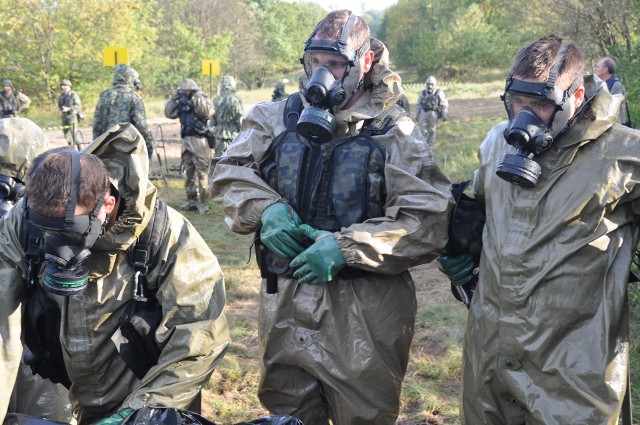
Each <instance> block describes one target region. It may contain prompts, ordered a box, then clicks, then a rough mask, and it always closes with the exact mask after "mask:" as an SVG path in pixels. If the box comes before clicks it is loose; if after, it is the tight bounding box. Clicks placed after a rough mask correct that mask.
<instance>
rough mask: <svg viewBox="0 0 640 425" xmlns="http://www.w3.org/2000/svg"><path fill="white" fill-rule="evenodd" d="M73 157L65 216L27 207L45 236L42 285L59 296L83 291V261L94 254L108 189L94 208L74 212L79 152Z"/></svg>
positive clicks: (101, 225)
mask: <svg viewBox="0 0 640 425" xmlns="http://www.w3.org/2000/svg"><path fill="white" fill-rule="evenodd" d="M69 155H70V156H71V192H70V195H71V197H70V199H69V203H68V204H67V208H66V212H65V216H64V217H47V216H43V215H40V214H38V213H36V212H35V211H33V210H32V209H31V208H29V207H27V218H28V220H29V221H30V222H31V224H32V225H35V226H37V227H38V228H39V229H40V230H41V231H42V233H43V235H44V260H45V268H44V276H43V278H42V285H43V287H44V288H45V289H47V290H49V291H50V292H53V293H54V294H58V295H67V296H69V295H77V294H81V293H82V292H84V290H85V289H86V287H87V283H88V276H89V269H88V268H87V267H86V266H85V265H84V264H83V262H84V261H85V260H86V259H87V258H88V257H89V255H91V251H90V249H91V247H92V246H93V244H94V243H95V242H96V240H97V239H98V238H99V237H100V235H101V234H102V232H103V224H102V222H100V220H99V219H98V214H99V212H100V209H101V208H102V204H103V202H104V196H105V195H106V191H107V182H105V190H104V192H103V194H102V195H101V196H100V197H99V198H98V202H97V203H96V205H95V207H94V208H93V211H91V213H90V214H86V215H75V210H76V206H77V203H78V190H79V185H80V155H81V154H80V152H77V151H69Z"/></svg>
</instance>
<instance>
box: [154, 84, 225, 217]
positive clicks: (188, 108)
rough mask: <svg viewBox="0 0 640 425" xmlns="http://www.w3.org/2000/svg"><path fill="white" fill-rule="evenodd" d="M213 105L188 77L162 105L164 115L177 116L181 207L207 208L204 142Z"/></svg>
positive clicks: (207, 148) (202, 211)
mask: <svg viewBox="0 0 640 425" xmlns="http://www.w3.org/2000/svg"><path fill="white" fill-rule="evenodd" d="M214 111H215V109H214V107H213V104H212V103H211V101H210V100H209V98H208V97H207V96H205V95H204V94H202V92H201V91H200V87H198V84H196V82H195V81H193V80H192V79H190V78H185V79H184V80H182V82H181V83H180V84H179V85H178V90H177V92H176V93H175V94H174V95H173V96H172V97H171V99H169V101H168V102H167V103H165V105H164V114H165V116H166V117H167V118H171V119H176V118H179V119H180V137H182V153H181V158H182V167H183V169H184V173H185V177H186V180H185V182H184V188H185V190H186V192H187V201H186V202H185V203H184V204H182V206H181V207H180V209H181V210H184V211H189V210H193V211H197V212H198V214H206V213H207V212H209V197H210V195H209V184H208V174H207V171H208V167H209V157H210V156H211V148H213V146H211V145H210V144H209V143H208V142H207V138H206V132H207V130H208V128H207V120H208V119H209V118H211V116H212V115H213V113H214Z"/></svg>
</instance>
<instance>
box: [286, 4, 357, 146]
mask: <svg viewBox="0 0 640 425" xmlns="http://www.w3.org/2000/svg"><path fill="white" fill-rule="evenodd" d="M356 17H357V16H356V15H355V14H351V16H349V20H348V21H347V23H346V25H345V27H344V28H343V29H342V33H341V36H340V40H319V39H314V38H313V37H314V35H315V34H316V31H317V29H318V27H316V29H314V30H313V32H312V33H311V36H309V39H307V42H306V43H305V46H304V55H303V57H302V58H300V63H301V64H302V65H303V66H304V72H305V74H306V76H307V78H308V81H307V83H306V84H305V85H304V86H303V87H302V94H303V96H304V98H305V99H306V100H307V102H309V105H310V106H309V107H307V108H305V109H304V110H303V111H302V113H301V114H300V118H299V119H298V123H297V125H296V131H297V132H298V133H299V134H300V135H301V136H303V137H305V138H306V139H309V140H311V141H315V142H318V143H324V142H328V141H330V140H331V139H332V138H333V133H334V131H335V129H336V126H337V123H336V119H335V117H334V116H333V114H334V113H335V112H336V111H339V110H340V109H341V108H342V107H343V106H344V105H345V104H346V103H347V102H348V101H349V99H350V98H351V96H352V95H353V94H354V93H355V92H357V91H358V89H360V86H361V85H362V82H363V81H362V79H361V78H360V57H361V56H362V54H363V53H364V52H366V51H367V50H368V49H369V42H366V43H364V45H363V46H362V47H360V49H358V50H356V49H354V48H353V46H352V45H351V43H350V42H349V34H350V33H351V28H352V27H353V24H354V23H355V21H356ZM321 24H322V22H321V23H320V24H318V26H319V25H321ZM340 73H342V75H343V77H342V78H341V79H339V80H336V78H335V77H334V74H340Z"/></svg>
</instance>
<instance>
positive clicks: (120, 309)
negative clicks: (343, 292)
mask: <svg viewBox="0 0 640 425" xmlns="http://www.w3.org/2000/svg"><path fill="white" fill-rule="evenodd" d="M147 173H148V158H147V152H146V149H145V145H144V139H143V138H142V136H141V135H140V133H139V132H138V131H137V130H136V129H135V127H134V126H133V125H132V124H130V123H126V124H121V125H117V126H114V127H112V128H111V129H110V130H108V131H107V132H106V133H104V134H103V135H102V136H100V137H99V138H98V139H96V140H95V141H94V142H93V143H92V144H91V145H89V146H88V147H86V148H85V149H84V150H83V151H82V152H78V151H75V150H73V149H70V148H66V147H65V148H59V149H54V150H50V151H48V152H45V153H43V154H41V155H39V156H37V157H36V158H35V159H34V160H33V162H32V164H31V166H30V168H29V171H28V172H27V184H26V188H25V197H24V198H22V199H21V200H20V201H19V202H18V203H16V205H15V207H14V208H12V209H11V210H10V211H9V212H8V213H7V214H6V215H5V216H4V218H3V219H2V220H0V237H1V238H2V241H3V249H2V250H1V251H0V276H1V277H2V280H1V281H2V282H4V283H5V284H3V285H2V286H1V287H0V292H1V293H0V322H1V323H2V326H1V327H0V333H1V336H2V339H1V340H2V348H3V349H2V350H1V351H0V379H2V382H4V383H5V384H6V385H9V386H13V383H14V380H15V375H16V371H17V368H18V366H19V363H20V359H21V357H23V358H24V361H25V363H27V364H29V365H30V366H31V367H32V369H33V370H34V371H37V372H38V373H39V374H40V375H42V376H45V377H47V378H48V379H50V380H52V381H57V382H63V383H65V385H66V386H67V387H69V388H70V391H69V396H70V398H71V402H72V405H73V412H74V416H75V417H76V419H77V421H78V424H80V425H84V424H93V423H96V422H97V423H99V424H102V425H107V424H108V425H115V424H118V423H120V422H121V421H122V420H123V419H124V417H126V416H127V415H128V414H129V413H130V412H132V410H133V409H138V408H141V407H143V406H153V405H157V406H166V407H175V408H179V409H185V408H187V406H188V405H189V404H190V403H191V401H192V400H193V399H194V398H195V397H196V396H197V394H198V392H199V391H200V389H201V388H202V386H203V385H204V384H205V383H206V382H207V381H208V379H209V377H210V375H211V373H212V372H213V369H214V367H215V366H216V365H217V364H218V363H219V362H220V360H221V359H222V357H223V355H224V353H225V351H226V348H227V345H228V341H229V333H228V326H227V322H226V318H225V315H224V307H225V289H224V279H223V275H222V272H221V270H220V267H219V265H218V262H217V260H216V257H215V256H214V255H213V253H212V252H211V251H210V249H209V248H208V246H207V244H206V243H205V242H204V240H203V239H202V238H201V237H200V235H199V234H198V233H197V232H196V230H195V229H194V228H193V227H192V226H191V224H190V223H189V222H188V221H187V220H186V219H185V218H184V217H183V216H181V215H180V214H179V213H177V212H176V211H174V210H173V209H171V208H170V207H167V206H166V204H164V203H163V202H161V201H159V200H157V190H156V188H155V187H154V186H153V184H152V183H151V182H150V181H149V180H148V178H147ZM149 226H150V227H149ZM24 229H27V231H26V232H25V231H24ZM149 230H150V232H149ZM148 235H150V237H148ZM27 236H28V238H27V239H34V240H35V241H30V242H28V243H27V249H28V251H27V252H26V255H25V248H24V247H23V243H22V241H21V239H25V238H26V237H27ZM36 236H37V238H36ZM37 241H43V243H42V245H33V244H34V243H36V242H37ZM143 242H144V248H145V249H144V250H143V249H142V248H143V246H142V245H141V244H142V243H143ZM33 247H35V248H40V249H35V250H32V248H33ZM34 251H35V252H34ZM34 254H35V255H34ZM147 259H148V260H147ZM34 267H36V270H33V268H34ZM21 304H22V305H23V306H24V312H21V310H20V308H19V307H20V305H21ZM21 318H22V320H21ZM21 330H22V334H23V336H24V337H25V344H26V346H27V347H28V349H29V350H28V351H26V352H25V353H24V355H23V356H21V352H22V350H21V342H20V334H21ZM31 331H33V332H31ZM8 401H9V400H8V394H7V393H6V392H5V393H2V394H0V411H6V409H7V406H8Z"/></svg>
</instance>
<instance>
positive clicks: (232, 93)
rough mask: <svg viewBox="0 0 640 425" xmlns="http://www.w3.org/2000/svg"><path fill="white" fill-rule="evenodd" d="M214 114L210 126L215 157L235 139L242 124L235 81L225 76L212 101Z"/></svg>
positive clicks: (241, 112) (241, 111)
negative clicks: (214, 138)
mask: <svg viewBox="0 0 640 425" xmlns="http://www.w3.org/2000/svg"><path fill="white" fill-rule="evenodd" d="M213 106H214V107H215V110H216V111H215V113H214V114H213V117H211V122H210V125H211V126H213V127H215V137H216V152H215V157H216V158H219V157H221V156H222V154H223V153H224V151H226V150H227V147H228V146H229V145H230V144H231V142H232V141H233V139H235V138H236V136H237V135H238V132H239V131H240V125H241V124H242V114H243V107H242V101H241V100H240V99H239V98H238V97H237V96H236V80H235V78H233V77H231V76H229V75H226V76H224V77H222V82H221V83H220V94H219V95H218V96H216V97H215V98H214V99H213Z"/></svg>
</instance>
